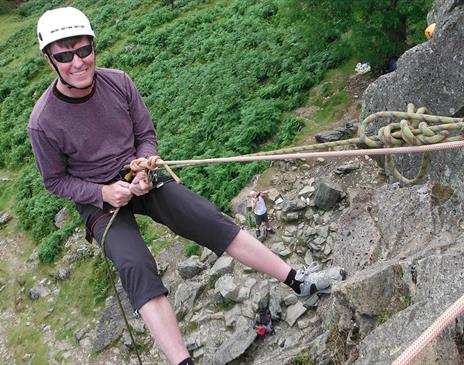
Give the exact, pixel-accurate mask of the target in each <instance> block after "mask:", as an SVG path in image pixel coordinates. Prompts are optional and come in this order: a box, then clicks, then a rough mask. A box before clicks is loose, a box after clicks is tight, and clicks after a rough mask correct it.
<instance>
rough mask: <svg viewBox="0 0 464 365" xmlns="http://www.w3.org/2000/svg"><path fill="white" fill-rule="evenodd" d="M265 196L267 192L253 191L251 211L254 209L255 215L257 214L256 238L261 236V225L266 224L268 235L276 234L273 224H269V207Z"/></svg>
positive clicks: (251, 194)
mask: <svg viewBox="0 0 464 365" xmlns="http://www.w3.org/2000/svg"><path fill="white" fill-rule="evenodd" d="M263 195H264V196H266V195H267V192H266V191H262V192H256V191H251V192H250V196H251V209H253V213H254V214H255V221H256V237H260V236H261V223H263V222H264V223H265V225H266V231H267V232H268V233H275V231H274V230H273V229H272V227H271V224H270V223H269V217H268V216H267V207H266V202H265V201H264V198H263Z"/></svg>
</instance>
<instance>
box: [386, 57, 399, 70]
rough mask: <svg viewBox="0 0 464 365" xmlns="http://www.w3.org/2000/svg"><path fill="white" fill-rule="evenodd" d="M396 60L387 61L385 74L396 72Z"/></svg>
mask: <svg viewBox="0 0 464 365" xmlns="http://www.w3.org/2000/svg"><path fill="white" fill-rule="evenodd" d="M396 67H397V66H396V58H390V59H388V61H387V67H386V70H385V73H386V74H388V73H390V72H393V71H396Z"/></svg>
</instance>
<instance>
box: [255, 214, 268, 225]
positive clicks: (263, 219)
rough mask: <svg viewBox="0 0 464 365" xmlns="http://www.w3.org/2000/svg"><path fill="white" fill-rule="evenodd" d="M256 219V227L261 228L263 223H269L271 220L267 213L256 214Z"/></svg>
mask: <svg viewBox="0 0 464 365" xmlns="http://www.w3.org/2000/svg"><path fill="white" fill-rule="evenodd" d="M255 219H256V225H257V226H259V225H261V223H263V222H269V218H268V216H267V212H265V213H264V214H256V213H255Z"/></svg>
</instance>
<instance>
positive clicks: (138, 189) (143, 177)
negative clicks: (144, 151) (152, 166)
mask: <svg viewBox="0 0 464 365" xmlns="http://www.w3.org/2000/svg"><path fill="white" fill-rule="evenodd" d="M152 187H153V186H152V183H151V181H150V179H149V178H148V174H147V172H146V171H140V172H138V173H137V175H135V177H134V179H133V180H132V182H131V184H130V186H129V189H130V191H131V193H132V194H134V195H137V196H141V195H145V194H146V193H148V192H149V191H150V190H151V188H152Z"/></svg>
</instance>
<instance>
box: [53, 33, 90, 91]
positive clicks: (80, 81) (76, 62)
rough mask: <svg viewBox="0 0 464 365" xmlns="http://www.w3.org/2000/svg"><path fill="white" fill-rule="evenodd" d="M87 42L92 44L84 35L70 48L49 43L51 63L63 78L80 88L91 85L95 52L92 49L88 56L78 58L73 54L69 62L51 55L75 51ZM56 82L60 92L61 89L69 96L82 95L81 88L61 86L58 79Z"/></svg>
mask: <svg viewBox="0 0 464 365" xmlns="http://www.w3.org/2000/svg"><path fill="white" fill-rule="evenodd" d="M89 44H90V45H91V44H92V43H91V41H90V40H89V39H88V37H85V36H84V37H82V38H81V39H80V40H79V41H78V42H77V43H76V44H75V45H74V46H73V47H71V48H67V47H64V46H60V45H59V44H57V43H56V42H55V43H52V44H51V45H50V48H49V52H50V55H51V57H52V61H53V63H54V64H55V65H56V67H57V68H58V71H59V72H60V75H61V77H62V78H63V80H65V81H66V82H68V83H69V84H71V85H73V86H74V87H78V88H80V87H86V86H91V85H92V81H93V76H94V73H95V53H94V52H93V51H92V52H91V53H90V54H89V55H88V56H86V57H84V58H80V57H79V56H78V55H77V54H74V55H73V56H72V57H73V58H72V60H71V61H70V62H58V61H57V59H55V58H54V57H53V55H54V54H57V53H61V52H66V51H75V50H77V49H79V48H81V47H83V46H86V45H89ZM49 62H50V60H49ZM58 83H59V85H58V89H59V90H60V91H61V92H63V90H64V91H66V92H64V94H66V95H68V96H71V97H72V96H82V90H78V89H69V88H66V87H64V88H62V87H63V86H64V85H62V84H61V81H58ZM60 84H61V85H60ZM60 86H62V87H60ZM70 94H71V95H70ZM74 94H76V95H74Z"/></svg>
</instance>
